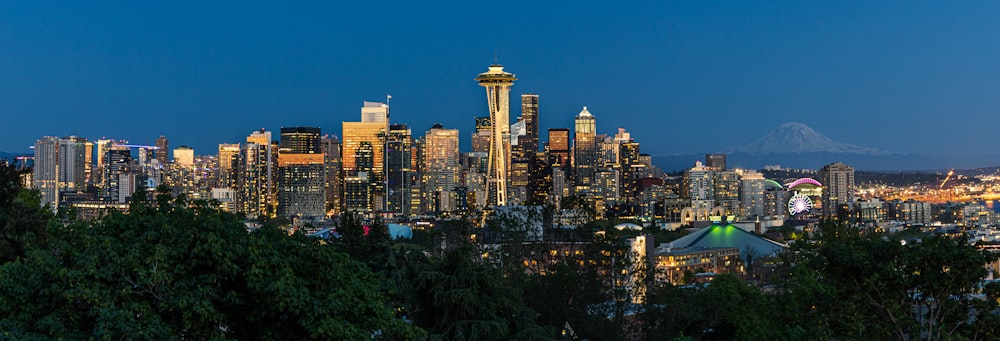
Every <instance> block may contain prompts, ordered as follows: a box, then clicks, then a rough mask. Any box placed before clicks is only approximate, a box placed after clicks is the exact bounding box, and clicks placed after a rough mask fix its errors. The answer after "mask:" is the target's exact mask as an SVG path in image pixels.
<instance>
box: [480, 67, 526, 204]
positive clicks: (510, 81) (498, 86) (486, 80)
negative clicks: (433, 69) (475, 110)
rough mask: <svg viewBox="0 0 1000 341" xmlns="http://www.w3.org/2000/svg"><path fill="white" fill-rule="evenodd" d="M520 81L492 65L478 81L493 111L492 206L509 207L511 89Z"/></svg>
mask: <svg viewBox="0 0 1000 341" xmlns="http://www.w3.org/2000/svg"><path fill="white" fill-rule="evenodd" d="M515 80H517V78H515V77H514V74H512V73H509V72H504V71H503V66H502V65H500V64H493V65H490V68H489V71H486V72H484V73H481V74H479V77H476V81H478V82H479V85H481V86H483V87H485V88H486V99H487V101H488V102H489V109H490V127H491V130H492V132H491V134H490V154H489V158H488V159H487V169H488V173H487V175H486V176H487V190H488V198H489V199H488V200H489V203H490V204H492V205H494V206H506V205H507V165H509V164H510V87H511V86H512V85H514V81H515Z"/></svg>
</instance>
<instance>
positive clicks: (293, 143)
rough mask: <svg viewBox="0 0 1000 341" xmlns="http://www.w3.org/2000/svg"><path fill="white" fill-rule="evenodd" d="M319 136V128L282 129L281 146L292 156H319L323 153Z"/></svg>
mask: <svg viewBox="0 0 1000 341" xmlns="http://www.w3.org/2000/svg"><path fill="white" fill-rule="evenodd" d="M319 136H320V128H318V127H282V128H281V137H280V139H281V140H280V141H281V142H280V143H279V145H280V146H281V147H280V148H287V149H288V152H289V153H292V154H319V153H322V152H323V148H322V147H321V146H320V140H319Z"/></svg>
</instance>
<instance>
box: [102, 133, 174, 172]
mask: <svg viewBox="0 0 1000 341" xmlns="http://www.w3.org/2000/svg"><path fill="white" fill-rule="evenodd" d="M169 148H170V142H169V141H168V140H167V137H166V136H162V135H160V137H158V138H157V139H156V160H157V161H160V165H161V166H166V165H167V153H169V151H168V150H169ZM100 152H101V151H100V150H98V155H100Z"/></svg>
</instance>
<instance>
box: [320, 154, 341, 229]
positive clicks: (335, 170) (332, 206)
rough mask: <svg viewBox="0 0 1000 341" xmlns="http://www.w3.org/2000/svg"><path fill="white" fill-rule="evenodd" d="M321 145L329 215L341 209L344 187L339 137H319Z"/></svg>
mask: <svg viewBox="0 0 1000 341" xmlns="http://www.w3.org/2000/svg"><path fill="white" fill-rule="evenodd" d="M320 145H322V147H323V160H324V163H325V164H326V209H327V211H328V213H329V214H331V215H338V214H340V213H341V211H342V206H341V193H343V188H344V177H343V174H341V167H340V139H338V138H337V136H336V135H325V136H323V137H321V138H320Z"/></svg>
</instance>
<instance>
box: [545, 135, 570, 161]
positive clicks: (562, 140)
mask: <svg viewBox="0 0 1000 341" xmlns="http://www.w3.org/2000/svg"><path fill="white" fill-rule="evenodd" d="M569 150H570V144H569V129H567V128H549V141H548V153H549V158H548V159H549V160H548V161H549V165H550V166H553V167H562V168H563V169H568V168H569V166H570V159H569Z"/></svg>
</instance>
